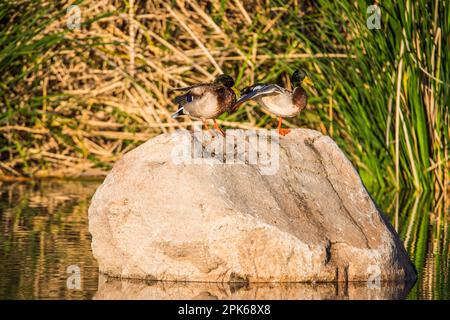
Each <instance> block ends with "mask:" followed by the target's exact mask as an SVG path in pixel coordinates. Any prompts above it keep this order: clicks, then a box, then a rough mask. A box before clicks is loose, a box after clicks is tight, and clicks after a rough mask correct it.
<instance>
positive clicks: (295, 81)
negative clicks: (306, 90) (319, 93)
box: [291, 70, 313, 87]
mask: <svg viewBox="0 0 450 320" xmlns="http://www.w3.org/2000/svg"><path fill="white" fill-rule="evenodd" d="M291 83H292V86H293V87H299V86H300V85H301V84H302V83H304V84H307V85H310V86H312V85H313V83H312V81H311V79H310V78H309V77H308V75H307V74H306V72H305V71H304V70H295V71H294V73H293V74H292V77H291Z"/></svg>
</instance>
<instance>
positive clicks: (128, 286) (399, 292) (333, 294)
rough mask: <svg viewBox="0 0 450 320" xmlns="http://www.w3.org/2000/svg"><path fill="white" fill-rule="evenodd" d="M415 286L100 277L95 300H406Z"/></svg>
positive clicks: (364, 283) (363, 283)
mask: <svg viewBox="0 0 450 320" xmlns="http://www.w3.org/2000/svg"><path fill="white" fill-rule="evenodd" d="M412 285H413V283H403V282H402V283H381V285H380V286H377V285H374V284H371V285H370V286H368V285H367V283H366V282H358V283H357V282H352V283H348V284H345V283H319V284H309V283H253V284H250V285H249V284H244V283H211V282H209V283H205V282H161V281H152V282H144V281H139V280H117V279H111V278H107V277H106V276H104V275H100V277H99V282H98V292H97V293H96V294H95V296H94V299H120V300H125V299H133V300H134V299H139V300H156V299H171V300H179V299H182V300H183V299H184V300H186V299H187V300H191V299H193V300H198V299H200V300H216V299H236V300H241V299H243V300H323V299H327V300H335V299H340V300H342V299H344V300H346V299H350V300H351V299H360V300H361V299H362V300H366V299H371V300H372V299H373V300H375V299H404V298H405V297H406V295H407V294H408V292H409V289H410V288H411V286H412Z"/></svg>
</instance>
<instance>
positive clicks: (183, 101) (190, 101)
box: [172, 84, 218, 118]
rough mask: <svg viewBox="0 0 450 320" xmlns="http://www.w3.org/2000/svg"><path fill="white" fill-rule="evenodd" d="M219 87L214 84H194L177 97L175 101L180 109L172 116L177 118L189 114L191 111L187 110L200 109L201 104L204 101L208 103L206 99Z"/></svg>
mask: <svg viewBox="0 0 450 320" xmlns="http://www.w3.org/2000/svg"><path fill="white" fill-rule="evenodd" d="M217 87H218V86H217V85H213V84H207V85H196V86H193V87H192V88H191V89H190V90H189V91H188V92H186V93H185V94H182V95H179V96H177V97H175V99H174V102H175V103H176V104H177V105H178V106H179V109H178V111H177V112H175V113H174V114H172V118H176V117H178V116H180V115H184V114H189V112H187V110H189V109H194V110H195V109H198V107H199V106H201V105H202V104H203V103H206V101H205V99H206V100H208V97H210V96H211V93H212V92H214V90H215V89H217ZM208 93H209V95H208ZM209 100H210V99H209ZM209 100H208V101H209ZM216 100H217V99H215V100H214V101H215V102H216ZM216 103H217V102H216ZM186 108H187V109H186ZM191 111H192V110H191Z"/></svg>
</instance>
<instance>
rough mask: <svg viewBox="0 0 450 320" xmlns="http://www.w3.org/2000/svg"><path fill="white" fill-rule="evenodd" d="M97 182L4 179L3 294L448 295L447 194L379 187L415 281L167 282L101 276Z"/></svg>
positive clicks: (0, 216) (0, 227) (0, 201)
mask: <svg viewBox="0 0 450 320" xmlns="http://www.w3.org/2000/svg"><path fill="white" fill-rule="evenodd" d="M99 183H100V182H99V181H42V182H26V183H25V182H21V183H19V182H0V299H155V298H156V299H199V298H200V299H217V298H218V299H450V279H449V275H450V270H449V269H450V253H449V247H450V240H449V238H450V230H449V220H450V216H449V214H448V210H445V209H444V204H443V200H442V198H441V199H439V198H438V199H435V198H434V197H433V196H430V195H427V196H420V197H419V196H415V195H411V194H405V193H403V194H395V193H385V192H381V191H379V192H376V193H374V198H375V200H376V202H377V204H378V205H379V206H380V208H382V210H384V211H385V212H386V213H387V214H388V215H389V217H390V218H391V221H392V224H393V225H394V227H396V229H397V230H398V232H399V234H400V237H401V238H402V240H403V241H404V243H405V245H406V248H407V250H408V252H409V254H410V256H411V259H412V261H413V262H414V264H415V265H416V268H417V269H418V271H419V279H418V281H417V282H416V283H415V284H404V283H386V284H382V286H381V288H368V287H367V284H366V283H350V284H348V285H345V284H332V283H331V284H316V285H312V284H257V285H241V284H233V285H228V284H207V283H161V282H142V281H119V280H114V279H106V278H105V277H103V276H101V275H99V274H98V266H97V263H96V261H95V259H94V258H93V256H92V251H91V244H90V241H91V237H90V234H89V231H88V221H87V209H88V207H89V201H90V198H91V196H92V195H93V193H94V192H95V189H96V188H97V186H98V185H99ZM70 266H78V267H79V270H80V276H81V283H80V286H81V288H80V290H76V289H69V288H68V285H67V280H68V277H70V275H71V274H68V273H67V271H68V268H69V267H70ZM71 284H73V283H72V282H70V281H69V287H70V285H71Z"/></svg>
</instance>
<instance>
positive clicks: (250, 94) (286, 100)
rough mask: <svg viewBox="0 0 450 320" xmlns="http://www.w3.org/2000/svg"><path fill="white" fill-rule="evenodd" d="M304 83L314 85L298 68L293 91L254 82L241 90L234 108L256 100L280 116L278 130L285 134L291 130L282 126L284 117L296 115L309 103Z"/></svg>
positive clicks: (294, 74) (295, 73) (274, 85)
mask: <svg viewBox="0 0 450 320" xmlns="http://www.w3.org/2000/svg"><path fill="white" fill-rule="evenodd" d="M302 83H305V84H308V85H312V81H311V80H310V79H309V78H308V76H307V75H306V72H305V71H303V70H296V71H295V72H294V73H293V74H292V77H291V84H292V87H293V88H294V89H293V91H289V90H287V89H285V88H283V87H280V86H279V85H277V84H254V85H252V86H250V87H246V88H244V89H243V90H242V91H241V98H240V99H239V100H238V101H237V102H236V105H235V107H234V109H237V108H238V107H239V106H240V105H241V104H242V103H244V102H245V101H248V100H253V101H256V102H257V103H259V104H260V105H261V106H262V107H263V108H264V109H266V110H267V111H268V112H270V113H272V114H274V115H276V116H278V117H279V121H278V127H277V130H278V132H279V134H280V135H283V136H284V135H286V134H288V133H289V132H290V129H282V128H281V124H282V122H283V118H292V117H295V116H296V115H297V114H299V113H300V111H302V110H303V109H304V108H305V107H306V104H307V103H308V95H307V94H306V91H305V90H304V89H303V88H302Z"/></svg>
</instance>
